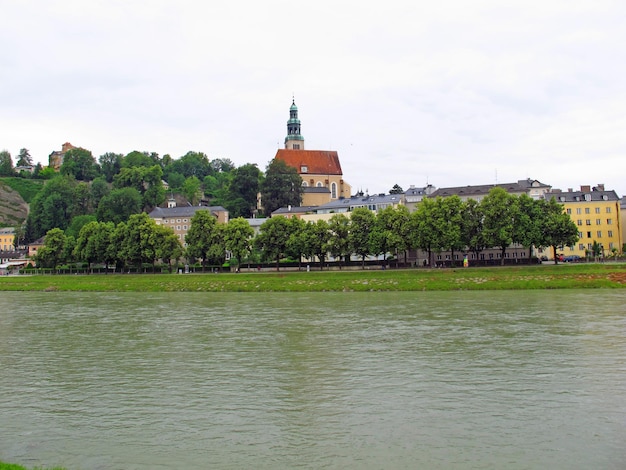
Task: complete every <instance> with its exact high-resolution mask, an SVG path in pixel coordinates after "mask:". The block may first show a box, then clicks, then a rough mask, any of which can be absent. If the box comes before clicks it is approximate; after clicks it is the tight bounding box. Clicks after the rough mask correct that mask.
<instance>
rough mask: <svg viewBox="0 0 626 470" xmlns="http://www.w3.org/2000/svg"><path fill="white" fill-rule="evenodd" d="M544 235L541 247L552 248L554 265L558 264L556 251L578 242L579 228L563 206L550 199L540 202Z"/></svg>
mask: <svg viewBox="0 0 626 470" xmlns="http://www.w3.org/2000/svg"><path fill="white" fill-rule="evenodd" d="M540 207H541V211H542V213H543V214H544V217H543V218H542V227H541V232H542V234H543V237H542V240H541V243H540V244H539V245H540V246H551V247H552V253H553V255H554V264H558V262H559V261H558V259H559V258H558V256H557V254H556V250H557V248H558V247H562V246H572V245H575V244H576V242H577V241H578V227H577V226H576V224H575V223H574V222H573V221H572V219H571V218H570V216H569V215H568V214H566V213H565V211H564V210H563V205H562V204H559V203H558V202H557V201H556V199H554V198H550V199H548V200H543V201H541V202H540Z"/></svg>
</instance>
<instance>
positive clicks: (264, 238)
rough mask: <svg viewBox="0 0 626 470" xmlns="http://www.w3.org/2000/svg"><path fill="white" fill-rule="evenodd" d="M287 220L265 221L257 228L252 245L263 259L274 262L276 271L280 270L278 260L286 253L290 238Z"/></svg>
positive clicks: (277, 218) (273, 218)
mask: <svg viewBox="0 0 626 470" xmlns="http://www.w3.org/2000/svg"><path fill="white" fill-rule="evenodd" d="M289 228H290V223H289V219H287V218H285V217H272V218H270V219H267V220H266V221H265V222H263V224H262V225H261V227H260V228H259V230H260V231H259V234H258V235H257V236H256V237H255V239H254V245H255V247H256V248H257V249H259V250H260V251H261V253H262V256H263V258H264V259H268V260H269V259H273V260H275V261H276V270H277V271H279V270H280V260H281V259H282V258H284V257H285V254H286V252H287V242H288V240H289V236H290V230H289Z"/></svg>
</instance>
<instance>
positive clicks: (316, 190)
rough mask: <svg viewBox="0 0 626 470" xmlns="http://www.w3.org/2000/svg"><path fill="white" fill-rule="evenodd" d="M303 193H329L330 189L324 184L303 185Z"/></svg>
mask: <svg viewBox="0 0 626 470" xmlns="http://www.w3.org/2000/svg"><path fill="white" fill-rule="evenodd" d="M302 189H304V192H305V193H316V194H327V193H330V189H328V188H327V187H325V186H304V187H303V188H302Z"/></svg>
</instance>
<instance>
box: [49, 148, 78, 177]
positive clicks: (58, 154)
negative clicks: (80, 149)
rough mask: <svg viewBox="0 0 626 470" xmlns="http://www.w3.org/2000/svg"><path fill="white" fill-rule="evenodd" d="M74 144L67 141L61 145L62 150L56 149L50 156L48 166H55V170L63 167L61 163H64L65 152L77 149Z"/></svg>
mask: <svg viewBox="0 0 626 470" xmlns="http://www.w3.org/2000/svg"><path fill="white" fill-rule="evenodd" d="M75 148H76V147H74V146H73V145H72V144H70V143H69V142H65V143H64V144H63V145H62V146H61V151H58V150H55V151H54V152H52V153H51V154H50V155H49V156H48V166H49V167H50V168H54V171H59V170H60V169H61V165H63V158H64V157H65V153H66V152H68V151H70V150H72V149H75Z"/></svg>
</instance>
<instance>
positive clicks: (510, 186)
mask: <svg viewBox="0 0 626 470" xmlns="http://www.w3.org/2000/svg"><path fill="white" fill-rule="evenodd" d="M496 187H497V188H502V189H504V190H505V191H506V192H507V193H526V192H528V191H527V187H526V186H524V185H521V184H519V183H503V184H481V185H475V186H469V185H468V186H456V187H451V188H439V189H437V190H436V191H434V192H433V193H432V194H431V195H430V197H437V196H441V197H448V196H454V195H457V196H459V197H472V196H486V195H487V194H489V191H491V190H492V189H493V188H496Z"/></svg>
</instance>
